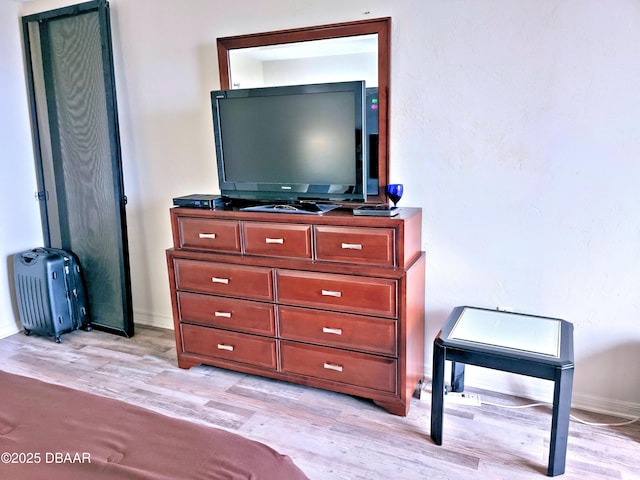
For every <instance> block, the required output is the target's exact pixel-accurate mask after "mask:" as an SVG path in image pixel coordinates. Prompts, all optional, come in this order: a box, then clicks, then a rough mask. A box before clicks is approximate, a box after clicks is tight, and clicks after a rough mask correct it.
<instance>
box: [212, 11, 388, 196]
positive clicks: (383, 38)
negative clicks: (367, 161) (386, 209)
mask: <svg viewBox="0 0 640 480" xmlns="http://www.w3.org/2000/svg"><path fill="white" fill-rule="evenodd" d="M370 34H377V35H378V194H377V195H367V201H368V202H386V201H387V194H386V186H387V180H388V178H389V87H390V81H391V73H390V65H391V61H390V54H391V18H390V17H386V18H376V19H371V20H360V21H354V22H346V23H334V24H330V25H320V26H316V27H304V28H295V29H290V30H278V31H273V32H266V33H254V34H249V35H237V36H233V37H224V38H218V39H217V48H218V67H219V70H220V88H221V89H222V90H228V89H229V88H231V72H230V69H229V51H230V50H234V49H239V48H249V47H262V46H267V45H280V44H283V43H296V42H305V41H309V40H324V39H330V38H340V37H353V36H359V35H370Z"/></svg>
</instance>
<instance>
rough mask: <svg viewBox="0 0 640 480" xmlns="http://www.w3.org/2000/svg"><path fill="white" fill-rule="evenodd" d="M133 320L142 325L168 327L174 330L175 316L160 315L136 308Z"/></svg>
mask: <svg viewBox="0 0 640 480" xmlns="http://www.w3.org/2000/svg"><path fill="white" fill-rule="evenodd" d="M133 321H134V323H137V324H140V325H148V326H150V327H158V328H167V329H169V330H173V317H172V316H168V315H159V314H157V313H149V312H142V311H140V310H134V311H133Z"/></svg>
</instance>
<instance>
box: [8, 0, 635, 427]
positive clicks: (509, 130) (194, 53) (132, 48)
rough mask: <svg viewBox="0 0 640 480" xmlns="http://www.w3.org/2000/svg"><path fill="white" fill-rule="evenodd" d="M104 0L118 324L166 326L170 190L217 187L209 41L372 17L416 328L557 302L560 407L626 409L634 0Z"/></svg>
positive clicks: (631, 407)
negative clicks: (416, 273) (125, 227)
mask: <svg viewBox="0 0 640 480" xmlns="http://www.w3.org/2000/svg"><path fill="white" fill-rule="evenodd" d="M69 3H72V2H70V1H66V2H65V1H62V0H60V1H55V2H54V1H52V0H37V1H34V2H30V3H28V4H25V5H24V6H23V7H22V9H23V12H25V13H26V12H29V13H31V12H35V11H41V10H45V9H49V8H51V7H53V6H58V5H61V4H69ZM110 4H111V8H112V23H113V36H114V53H115V64H116V65H115V67H116V76H117V89H118V102H119V110H120V122H121V135H122V145H123V162H124V168H125V184H126V189H127V195H128V198H129V207H128V219H129V233H130V244H131V256H132V257H131V264H132V270H133V271H132V277H133V283H134V309H135V314H136V321H137V322H140V323H153V324H156V325H163V326H170V325H171V308H170V301H169V288H168V281H167V273H166V264H165V256H164V249H165V248H167V247H169V246H170V245H171V235H170V226H169V216H168V209H169V207H170V205H171V198H172V197H174V196H177V195H182V194H188V193H195V192H200V193H206V192H215V191H216V189H217V183H216V182H217V181H216V174H215V162H214V146H213V136H212V126H211V118H210V115H211V113H210V107H209V99H208V94H209V91H210V90H212V89H216V88H218V87H219V82H218V70H217V58H216V48H215V39H216V38H217V37H221V36H228V35H237V34H243V33H252V32H261V31H268V30H277V29H283V28H293V27H300V26H307V25H314V24H323V23H333V22H339V21H348V20H357V19H362V18H366V17H383V16H391V17H392V29H393V33H392V41H391V44H392V59H391V65H392V81H391V89H392V90H391V180H392V181H393V182H403V183H405V192H406V193H405V198H404V199H403V200H402V204H404V205H413V206H419V207H422V208H423V211H424V227H423V228H424V230H423V243H424V249H425V250H426V251H427V255H428V259H429V260H428V269H427V291H426V309H427V311H426V314H427V324H428V326H427V342H428V343H429V344H430V342H431V340H432V339H433V337H434V335H435V333H436V332H437V331H438V329H439V328H440V326H441V325H442V323H443V322H444V321H445V319H446V317H447V314H448V312H449V311H450V310H451V308H452V307H453V306H455V305H460V304H470V305H477V306H483V307H491V308H493V307H497V306H501V307H511V308H513V309H514V310H517V311H523V312H529V313H534V314H539V315H549V316H559V317H562V318H565V319H567V320H569V321H571V322H573V323H574V324H575V358H576V377H575V384H574V404H576V405H578V406H586V407H589V408H592V409H602V410H610V411H618V412H620V413H625V414H630V415H640V374H639V373H638V371H637V369H636V368H634V367H635V366H636V365H638V363H639V360H640V328H638V321H639V320H638V317H639V313H640V295H639V294H638V292H640V273H638V272H640V208H639V207H638V205H640V189H638V188H637V183H638V179H639V178H640V161H639V160H638V159H639V158H640V131H639V130H640V94H639V93H638V91H639V90H638V85H640V55H639V50H638V45H640V5H639V4H638V2H637V1H636V0H616V1H615V2H605V1H602V0H563V1H560V0H557V1H547V2H540V1H539V0H474V1H470V0H448V1H446V2H444V1H441V0H393V1H390V0H389V1H384V0H352V1H349V2H344V1H343V0H308V1H306V2H291V1H290V0H271V1H269V2H263V1H260V0H236V1H235V2H211V1H207V0H182V1H180V2H176V1H174V0H136V1H132V0H111V2H110ZM4 10H6V14H8V15H9V14H11V15H12V14H13V10H15V8H14V7H7V6H6V5H5V6H4V7H3V11H4ZM365 11H370V12H371V13H370V14H369V15H365V14H364V13H363V12H365ZM2 22H3V25H4V24H5V23H7V24H8V25H9V26H10V27H11V29H10V30H9V31H7V30H5V29H4V28H3V29H2V30H1V31H2V34H1V35H2V37H3V40H9V44H10V45H12V47H8V46H7V45H6V42H3V47H2V48H3V52H4V53H3V56H2V61H3V62H6V61H7V60H6V57H7V56H8V57H10V61H11V62H12V64H15V63H19V59H18V57H19V56H20V49H19V40H18V39H17V31H16V27H15V19H7V20H5V19H3V20H2ZM12 22H13V23H12ZM12 32H13V33H12ZM4 37H6V38H4ZM2 81H3V82H5V81H6V80H5V79H4V77H3V80H2ZM14 81H15V82H18V83H20V82H21V80H20V79H14ZM11 88H12V89H13V91H17V92H19V96H20V95H24V93H23V92H22V87H21V86H15V85H13V86H12V87H11ZM0 95H1V94H0ZM11 101H13V102H15V101H16V100H15V99H13V98H12V99H11ZM17 103H21V102H17ZM17 108H20V109H22V106H21V105H19V106H17ZM2 112H6V110H5V109H4V108H3V109H2ZM0 115H1V116H2V117H1V118H2V120H1V121H3V122H4V123H6V124H11V125H9V126H10V127H11V126H12V127H13V129H14V134H13V135H12V138H15V137H18V136H19V135H17V134H18V133H19V134H21V135H22V136H23V137H24V135H25V133H24V131H23V129H21V128H18V126H16V124H17V123H19V122H22V123H23V128H24V130H26V129H27V128H28V124H27V122H26V120H25V119H24V111H23V112H22V114H21V117H20V118H19V119H18V120H19V122H16V121H12V120H7V118H6V113H2V114H0ZM16 130H17V132H16ZM23 143H27V141H26V140H23ZM23 150H28V145H26V144H25V145H23V147H22V149H21V152H20V154H21V156H22V157H25V156H26V154H25V153H24V151H23ZM14 156H16V155H14ZM3 158H5V159H6V158H8V157H6V156H4V153H3ZM6 161H7V160H3V162H6ZM11 161H12V162H14V163H17V161H16V160H13V158H12V159H11ZM22 161H23V162H24V163H25V164H26V165H27V166H23V167H22V168H23V170H29V169H30V168H31V164H30V163H29V162H30V159H23V160H22ZM23 173H25V172H23ZM26 173H29V172H26ZM26 173H25V174H24V175H23V176H22V177H21V180H20V181H21V182H24V184H25V185H24V186H23V187H21V188H20V192H23V191H26V192H27V193H28V195H27V194H25V196H27V197H29V199H30V197H31V195H32V190H33V185H32V184H33V182H32V181H31V180H30V179H27V178H26V177H28V175H27V174H26ZM12 188H14V190H15V188H16V187H12ZM3 195H4V193H3ZM5 196H6V197H7V199H8V197H9V195H5ZM11 200H13V198H11ZM16 203H17V202H15V201H12V202H11V204H12V208H13V205H15V204H16ZM29 205H31V204H29ZM23 208H26V207H23ZM28 213H29V216H31V217H33V216H34V215H33V212H32V211H31V209H30V210H29V212H28ZM3 215H7V214H6V213H3ZM34 221H35V220H34ZM5 224H7V223H4V222H3V226H4V225H5ZM9 225H11V226H12V225H13V223H11V222H9ZM29 228H30V229H31V230H32V229H33V226H32V225H31V226H30V227H29ZM34 236H35V235H34V234H33V233H30V234H29V235H27V240H32V239H33V237H34ZM22 243H24V242H22ZM2 248H6V247H4V244H3V247H2ZM430 355H431V348H430V346H429V348H428V353H427V359H428V363H429V364H430ZM429 373H430V367H428V368H427V374H429ZM468 384H471V385H474V384H475V385H479V386H490V387H493V388H496V389H498V390H504V391H508V392H513V393H519V394H524V395H527V396H530V397H534V398H535V397H538V396H540V395H542V394H543V393H546V392H548V383H547V382H536V381H533V380H530V379H526V378H520V377H515V376H513V375H510V376H503V375H499V374H497V373H495V372H488V371H470V372H469V373H468Z"/></svg>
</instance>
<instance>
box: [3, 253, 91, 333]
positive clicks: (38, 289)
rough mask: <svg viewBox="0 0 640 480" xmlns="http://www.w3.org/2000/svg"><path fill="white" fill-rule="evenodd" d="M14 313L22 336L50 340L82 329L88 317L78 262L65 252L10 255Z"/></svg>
mask: <svg viewBox="0 0 640 480" xmlns="http://www.w3.org/2000/svg"><path fill="white" fill-rule="evenodd" d="M14 279H15V289H16V297H17V301H18V312H19V314H20V321H21V322H22V327H23V328H24V333H25V334H26V335H30V334H31V333H32V332H33V333H37V334H39V335H48V336H51V337H54V338H55V340H56V342H58V343H59V342H60V335H62V334H63V333H67V332H70V331H72V330H76V329H77V328H84V329H86V330H91V315H90V311H89V304H88V301H87V294H86V288H85V284H84V277H83V273H82V269H81V268H80V262H79V261H78V258H77V257H76V255H75V254H74V253H72V252H70V251H68V250H61V249H57V248H34V249H32V250H27V251H25V252H21V253H18V254H16V255H15V256H14Z"/></svg>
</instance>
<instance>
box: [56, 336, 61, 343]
mask: <svg viewBox="0 0 640 480" xmlns="http://www.w3.org/2000/svg"><path fill="white" fill-rule="evenodd" d="M56 343H62V340H61V339H60V336H59V335H58V336H57V337H56Z"/></svg>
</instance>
